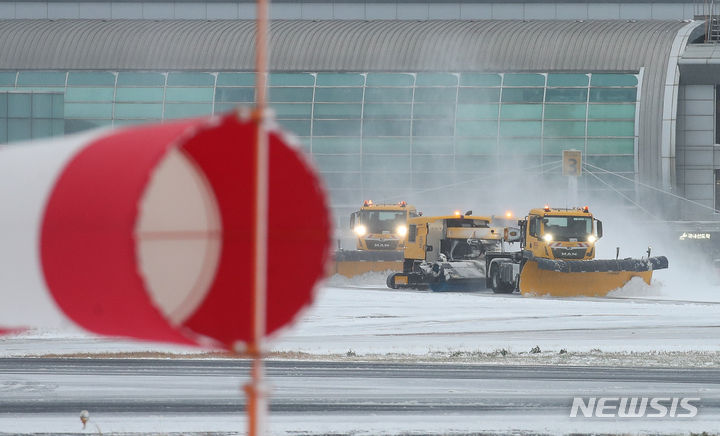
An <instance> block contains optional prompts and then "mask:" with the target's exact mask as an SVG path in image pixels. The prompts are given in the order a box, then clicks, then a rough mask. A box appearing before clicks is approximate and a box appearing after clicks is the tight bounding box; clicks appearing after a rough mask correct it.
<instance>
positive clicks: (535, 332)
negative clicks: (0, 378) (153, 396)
mask: <svg viewBox="0 0 720 436" xmlns="http://www.w3.org/2000/svg"><path fill="white" fill-rule="evenodd" d="M658 275H660V274H658ZM385 277H386V275H385V274H384V273H370V274H367V275H365V276H363V277H360V278H354V279H346V278H343V277H339V276H335V277H332V278H330V279H329V280H328V281H327V283H326V284H325V285H324V286H322V287H320V288H319V290H318V293H317V295H316V301H315V303H314V305H313V306H312V307H310V308H309V309H308V310H306V311H305V312H304V313H303V314H302V315H301V316H300V317H299V319H298V321H297V322H296V323H295V324H294V325H293V326H291V327H289V328H286V329H285V330H284V331H282V332H281V334H280V335H278V336H277V337H276V338H275V339H274V341H272V342H271V345H272V350H273V351H274V352H277V353H281V355H282V353H287V355H288V356H290V357H293V356H295V357H300V358H302V355H298V354H296V353H308V354H311V355H314V356H330V355H334V356H338V355H340V356H346V355H350V356H358V357H362V356H374V358H378V356H380V358H381V356H383V355H388V356H389V355H393V356H394V358H397V357H398V356H416V357H417V356H429V357H433V356H434V357H435V358H437V357H438V356H450V355H454V356H455V357H457V356H459V355H462V354H464V355H466V356H472V355H475V356H479V355H482V354H487V353H496V352H498V351H503V352H505V351H507V352H509V353H511V354H512V353H516V354H517V353H527V352H529V351H530V350H531V349H532V348H534V347H536V346H537V347H539V348H540V350H542V351H543V352H551V353H553V354H556V353H558V352H559V351H560V350H566V351H568V353H569V354H571V355H572V353H591V354H592V355H596V354H597V353H599V352H604V353H631V352H632V353H637V352H652V353H655V352H669V353H677V352H705V353H711V355H715V356H717V353H718V352H720V321H718V320H719V319H720V316H719V315H720V292H719V291H720V287H715V289H704V290H702V292H698V290H697V289H693V288H690V289H686V290H682V289H678V286H677V285H676V284H673V285H672V286H667V285H666V284H665V283H663V282H662V281H660V280H658V279H655V281H654V282H653V285H652V286H648V285H646V284H645V283H643V282H642V281H640V280H637V281H635V280H634V281H632V282H630V283H629V284H628V285H626V286H625V287H624V288H623V289H619V290H617V291H614V292H612V293H611V294H610V295H609V296H608V297H607V298H589V297H577V298H552V297H541V298H537V297H523V296H521V295H518V294H513V295H495V294H493V293H492V292H490V291H481V292H467V293H434V292H430V291H411V290H390V289H388V288H386V287H385V284H384V281H385ZM149 351H153V352H167V353H179V354H187V353H199V352H203V351H205V350H198V349H188V348H183V347H175V346H169V345H161V344H149V343H141V342H131V341H120V340H113V339H106V338H98V337H94V336H92V335H87V334H84V333H68V332H57V331H28V332H25V333H21V334H16V335H10V336H3V337H0V356H27V355H47V354H80V353H90V354H92V353H127V352H149ZM294 353H295V354H294ZM700 358H701V359H704V357H700ZM715 359H716V358H715ZM590 360H593V359H590ZM595 360H596V359H595Z"/></svg>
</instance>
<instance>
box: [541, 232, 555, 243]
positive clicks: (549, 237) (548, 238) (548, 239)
mask: <svg viewBox="0 0 720 436" xmlns="http://www.w3.org/2000/svg"><path fill="white" fill-rule="evenodd" d="M543 239H544V240H545V242H551V241H552V240H553V235H552V234H551V233H545V234H544V235H543Z"/></svg>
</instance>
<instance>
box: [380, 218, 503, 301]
mask: <svg viewBox="0 0 720 436" xmlns="http://www.w3.org/2000/svg"><path fill="white" fill-rule="evenodd" d="M490 220H491V218H490V217H488V216H474V215H472V211H468V212H465V214H461V213H460V212H459V211H457V212H455V214H454V215H447V216H433V217H417V218H411V219H410V220H409V221H408V241H407V246H406V247H405V252H404V260H403V268H402V272H397V273H393V274H390V275H389V276H388V278H387V285H388V287H389V288H392V289H397V288H418V289H420V288H428V287H429V288H430V289H432V290H433V291H465V290H477V289H482V288H485V283H486V277H485V265H486V263H485V258H484V256H485V254H486V252H487V251H488V250H493V251H494V250H497V249H498V246H499V244H500V245H501V244H502V239H503V228H501V227H490Z"/></svg>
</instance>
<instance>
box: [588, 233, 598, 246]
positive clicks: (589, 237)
mask: <svg viewBox="0 0 720 436" xmlns="http://www.w3.org/2000/svg"><path fill="white" fill-rule="evenodd" d="M595 241H597V238H596V237H595V235H590V236H588V242H589V243H591V244H592V243H593V242H595Z"/></svg>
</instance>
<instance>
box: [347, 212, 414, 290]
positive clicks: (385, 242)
mask: <svg viewBox="0 0 720 436" xmlns="http://www.w3.org/2000/svg"><path fill="white" fill-rule="evenodd" d="M419 215H420V213H419V212H418V211H417V210H416V209H415V207H413V206H410V205H408V204H407V203H405V202H404V201H401V202H399V203H393V204H375V203H373V202H372V201H371V200H366V201H365V202H364V203H363V205H362V207H361V208H360V210H359V211H357V212H353V214H352V215H350V229H351V230H352V232H353V233H354V234H355V236H356V237H357V248H356V249H355V250H342V249H338V250H337V251H336V252H335V267H334V271H333V273H335V274H341V275H344V276H346V277H353V276H357V275H360V274H364V273H367V272H370V271H380V272H382V271H388V270H390V271H401V270H402V262H403V249H404V248H405V242H406V241H407V234H408V227H407V222H408V219H410V218H412V217H417V216H419Z"/></svg>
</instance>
